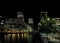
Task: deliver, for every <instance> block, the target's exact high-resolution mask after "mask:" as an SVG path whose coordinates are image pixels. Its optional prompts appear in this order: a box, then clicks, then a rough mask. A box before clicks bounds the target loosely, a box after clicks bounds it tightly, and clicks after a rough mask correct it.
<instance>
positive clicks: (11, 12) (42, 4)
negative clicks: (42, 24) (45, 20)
mask: <svg viewBox="0 0 60 43" xmlns="http://www.w3.org/2000/svg"><path fill="white" fill-rule="evenodd" d="M0 7H1V8H0V15H2V16H3V17H5V16H7V17H16V13H17V12H18V11H21V12H23V13H24V15H25V18H26V19H27V18H28V17H32V18H34V20H35V21H38V20H39V16H40V12H41V11H48V16H50V17H57V16H58V15H56V10H57V8H56V0H40V1H32V0H30V1H29V0H16V1H4V2H3V1H2V3H1V5H0Z"/></svg>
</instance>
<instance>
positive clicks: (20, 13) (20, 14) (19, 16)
mask: <svg viewBox="0 0 60 43" xmlns="http://www.w3.org/2000/svg"><path fill="white" fill-rule="evenodd" d="M17 18H18V19H21V20H22V21H24V15H23V13H22V12H17Z"/></svg>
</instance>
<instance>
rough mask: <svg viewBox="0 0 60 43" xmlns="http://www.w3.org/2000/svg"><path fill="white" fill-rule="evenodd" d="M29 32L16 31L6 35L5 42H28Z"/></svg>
mask: <svg viewBox="0 0 60 43" xmlns="http://www.w3.org/2000/svg"><path fill="white" fill-rule="evenodd" d="M27 36H28V34H27V33H23V34H21V33H15V34H7V35H4V39H5V43H23V41H25V42H28V37H27Z"/></svg>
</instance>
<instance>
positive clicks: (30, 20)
mask: <svg viewBox="0 0 60 43" xmlns="http://www.w3.org/2000/svg"><path fill="white" fill-rule="evenodd" d="M28 24H29V25H30V26H31V27H32V28H34V22H33V18H29V19H28Z"/></svg>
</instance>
